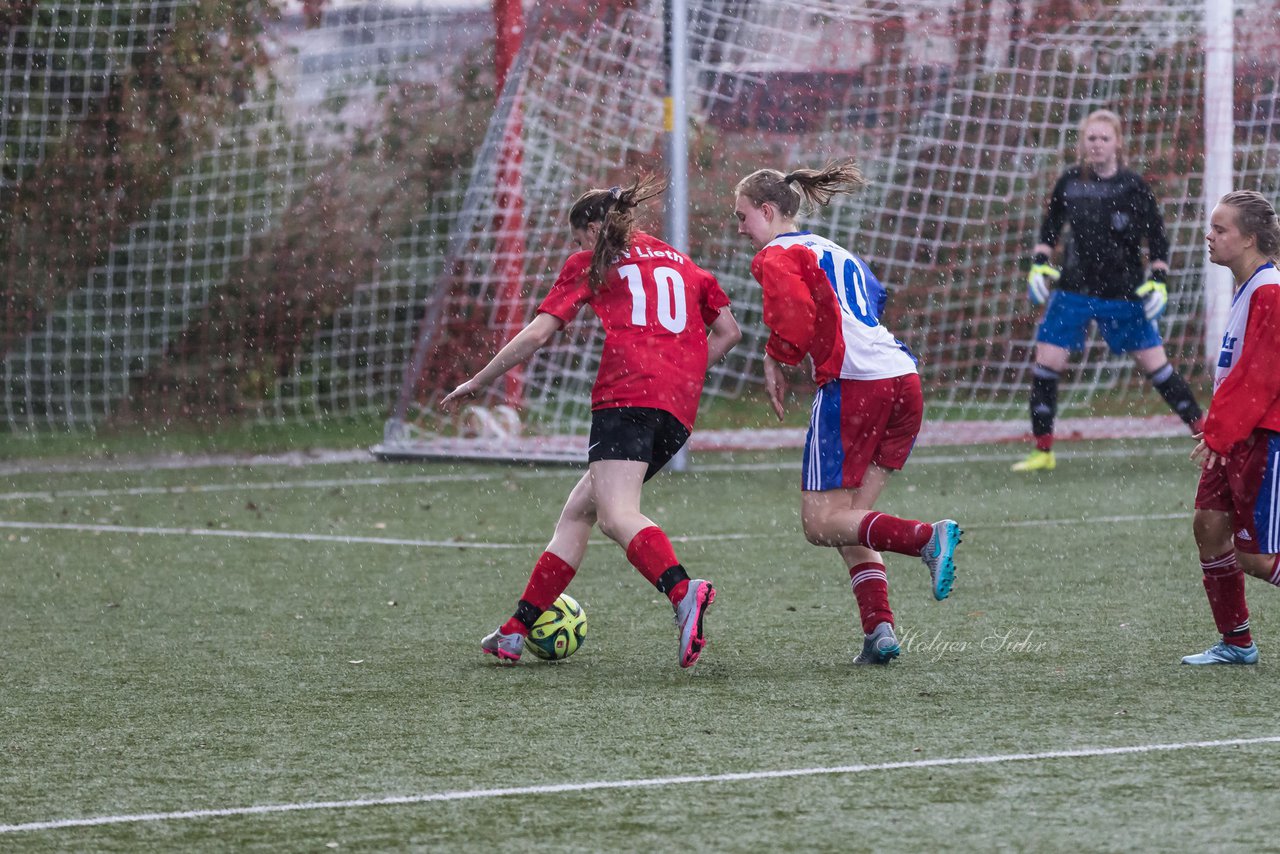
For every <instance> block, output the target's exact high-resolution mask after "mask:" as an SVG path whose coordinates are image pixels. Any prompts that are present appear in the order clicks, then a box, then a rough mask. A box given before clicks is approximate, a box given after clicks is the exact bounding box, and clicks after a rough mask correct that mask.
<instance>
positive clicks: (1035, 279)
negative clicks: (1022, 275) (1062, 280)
mask: <svg viewBox="0 0 1280 854" xmlns="http://www.w3.org/2000/svg"><path fill="white" fill-rule="evenodd" d="M1061 275H1062V274H1061V273H1059V272H1058V270H1057V268H1056V267H1052V266H1050V265H1049V256H1048V255H1046V254H1044V253H1043V252H1037V253H1036V257H1034V258H1032V259H1031V270H1030V271H1029V272H1028V273H1027V296H1028V297H1030V298H1031V301H1032V302H1033V303H1035V304H1036V305H1044V304H1045V303H1046V302H1048V301H1049V289H1050V288H1052V287H1053V285H1054V283H1055V282H1057V281H1058V277H1059V276H1061Z"/></svg>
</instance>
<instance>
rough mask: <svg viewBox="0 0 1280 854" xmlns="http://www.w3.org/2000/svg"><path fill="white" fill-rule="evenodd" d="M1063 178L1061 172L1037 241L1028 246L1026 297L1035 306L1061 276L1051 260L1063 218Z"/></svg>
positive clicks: (1065, 211) (1044, 297) (1064, 177)
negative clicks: (1028, 261)
mask: <svg viewBox="0 0 1280 854" xmlns="http://www.w3.org/2000/svg"><path fill="white" fill-rule="evenodd" d="M1066 181H1067V176H1066V175H1063V176H1062V177H1061V178H1059V179H1058V183H1057V184H1056V185H1055V186H1054V188H1053V195H1052V196H1050V197H1049V209H1048V210H1047V211H1046V212H1045V217H1044V222H1042V223H1041V224H1040V242H1039V243H1037V244H1036V245H1035V246H1033V247H1032V248H1031V265H1030V267H1028V269H1027V297H1028V298H1029V299H1030V300H1031V302H1032V303H1034V304H1035V305H1044V304H1045V303H1046V302H1048V301H1049V292H1050V291H1051V290H1053V287H1054V285H1055V284H1057V282H1058V279H1059V278H1060V277H1061V275H1062V274H1061V273H1059V272H1058V268H1057V267H1054V266H1053V263H1052V261H1053V247H1054V244H1056V243H1057V242H1058V236H1059V235H1060V234H1061V233H1062V226H1063V223H1065V222H1066V217H1067V197H1066Z"/></svg>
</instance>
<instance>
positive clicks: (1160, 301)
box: [1134, 270, 1169, 320]
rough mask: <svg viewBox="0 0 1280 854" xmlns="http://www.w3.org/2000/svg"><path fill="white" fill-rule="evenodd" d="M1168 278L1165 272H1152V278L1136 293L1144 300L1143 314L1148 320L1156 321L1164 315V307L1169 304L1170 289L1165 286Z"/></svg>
mask: <svg viewBox="0 0 1280 854" xmlns="http://www.w3.org/2000/svg"><path fill="white" fill-rule="evenodd" d="M1167 276H1168V274H1167V273H1166V272H1165V271H1164V270H1152V271H1151V277H1150V278H1148V279H1147V281H1146V282H1145V283H1144V284H1143V285H1142V286H1141V287H1139V288H1138V289H1137V290H1136V291H1134V293H1135V294H1137V295H1138V296H1139V297H1140V298H1141V299H1142V313H1143V314H1145V315H1146V316H1147V320H1155V319H1156V318H1157V317H1159V316H1160V315H1162V314H1164V307H1165V306H1166V305H1168V304H1169V288H1168V287H1167V286H1166V285H1165V279H1166V277H1167Z"/></svg>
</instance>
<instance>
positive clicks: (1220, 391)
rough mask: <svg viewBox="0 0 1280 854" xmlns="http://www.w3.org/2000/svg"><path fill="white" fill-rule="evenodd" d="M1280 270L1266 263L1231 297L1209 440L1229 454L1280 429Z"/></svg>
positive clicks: (1206, 430) (1211, 445)
mask: <svg viewBox="0 0 1280 854" xmlns="http://www.w3.org/2000/svg"><path fill="white" fill-rule="evenodd" d="M1277 364H1280V270H1277V269H1276V266H1275V265H1274V264H1271V263H1267V264H1263V265H1262V266H1261V267H1259V268H1258V269H1257V270H1255V271H1254V273H1253V275H1252V276H1251V277H1249V280H1248V281H1247V282H1245V283H1244V284H1243V285H1241V286H1240V287H1239V288H1238V289H1237V290H1236V292H1235V294H1234V295H1233V296H1232V298H1231V310H1230V312H1229V313H1228V314H1227V326H1226V330H1225V332H1224V334H1223V336H1222V350H1221V352H1220V353H1219V355H1218V368H1217V371H1216V372H1215V375H1214V380H1213V400H1212V401H1210V403H1209V415H1208V417H1207V418H1205V422H1204V441H1205V444H1206V445H1208V446H1209V448H1210V449H1211V450H1213V451H1215V452H1216V453H1219V454H1225V453H1227V451H1229V450H1231V447H1232V446H1233V445H1235V444H1236V443H1237V442H1243V441H1244V440H1245V439H1247V438H1249V434H1251V433H1252V432H1253V431H1254V430H1271V431H1280V370H1277V369H1276V365H1277Z"/></svg>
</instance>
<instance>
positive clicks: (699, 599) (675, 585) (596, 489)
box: [590, 460, 716, 667]
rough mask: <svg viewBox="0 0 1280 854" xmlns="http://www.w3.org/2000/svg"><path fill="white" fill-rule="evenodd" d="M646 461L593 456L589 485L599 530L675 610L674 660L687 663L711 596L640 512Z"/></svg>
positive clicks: (693, 657)
mask: <svg viewBox="0 0 1280 854" xmlns="http://www.w3.org/2000/svg"><path fill="white" fill-rule="evenodd" d="M648 468H649V464H648V463H644V462H637V461H634V460H598V461H596V462H594V463H592V464H591V472H590V474H591V477H592V490H593V495H594V497H595V505H596V514H597V518H598V520H599V524H600V530H601V531H602V532H603V533H604V535H605V536H607V537H608V538H609V539H611V540H613V541H614V542H615V543H617V544H618V545H620V546H622V548H623V549H625V550H626V552H627V560H628V561H630V562H631V565H632V566H634V567H635V568H636V569H637V570H639V571H640V574H641V575H643V576H644V577H645V578H646V579H648V580H649V583H651V584H653V586H654V587H656V588H657V589H658V591H659V592H661V593H664V594H666V596H667V598H668V599H669V600H670V602H671V605H672V607H673V608H674V609H675V612H676V613H675V620H676V632H677V638H678V641H679V656H678V658H679V662H680V666H681V667H689V666H691V665H692V664H693V663H694V662H695V661H697V660H698V656H699V655H701V653H702V649H703V647H704V646H706V643H707V640H706V630H705V626H704V619H705V617H706V612H707V608H709V607H710V606H711V603H712V602H714V601H715V599H716V591H715V588H714V587H712V586H711V583H710V582H709V581H706V580H705V579H701V578H689V575H688V573H687V572H685V568H684V566H683V565H681V564H680V562H679V561H678V560H677V559H676V556H675V550H674V549H673V548H672V547H671V541H670V540H669V539H668V538H667V535H666V534H665V533H664V532H663V530H662V529H661V528H660V527H658V526H657V525H655V524H654V523H653V521H652V520H650V519H649V517H647V516H645V515H644V514H643V513H641V512H640V493H641V488H642V487H643V486H644V476H645V472H647V471H648Z"/></svg>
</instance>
